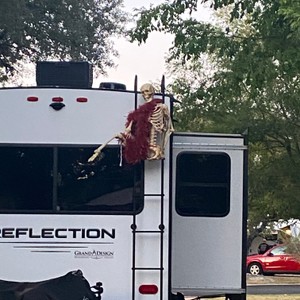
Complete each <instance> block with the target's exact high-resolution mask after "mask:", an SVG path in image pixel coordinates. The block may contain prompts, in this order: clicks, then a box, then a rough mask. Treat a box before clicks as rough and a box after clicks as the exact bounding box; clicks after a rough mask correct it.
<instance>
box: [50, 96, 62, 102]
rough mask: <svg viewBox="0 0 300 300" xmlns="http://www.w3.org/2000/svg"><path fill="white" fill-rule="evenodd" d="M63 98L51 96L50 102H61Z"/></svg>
mask: <svg viewBox="0 0 300 300" xmlns="http://www.w3.org/2000/svg"><path fill="white" fill-rule="evenodd" d="M63 100H64V99H63V98H62V97H53V98H52V102H63Z"/></svg>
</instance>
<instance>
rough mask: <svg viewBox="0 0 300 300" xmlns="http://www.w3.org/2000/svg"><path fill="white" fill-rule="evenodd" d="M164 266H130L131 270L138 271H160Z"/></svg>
mask: <svg viewBox="0 0 300 300" xmlns="http://www.w3.org/2000/svg"><path fill="white" fill-rule="evenodd" d="M163 269H164V268H160V267H158V268H146V267H143V268H142V267H136V268H132V270H136V271H137V270H139V271H161V270H163Z"/></svg>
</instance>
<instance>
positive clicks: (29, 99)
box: [27, 96, 39, 102]
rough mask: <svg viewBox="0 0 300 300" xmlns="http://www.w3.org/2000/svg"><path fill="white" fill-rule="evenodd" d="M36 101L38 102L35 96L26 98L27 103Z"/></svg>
mask: <svg viewBox="0 0 300 300" xmlns="http://www.w3.org/2000/svg"><path fill="white" fill-rule="evenodd" d="M38 100H39V98H38V97H36V96H29V97H27V101H29V102H37V101H38Z"/></svg>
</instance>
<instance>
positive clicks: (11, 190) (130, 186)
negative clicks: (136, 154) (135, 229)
mask: <svg viewBox="0 0 300 300" xmlns="http://www.w3.org/2000/svg"><path fill="white" fill-rule="evenodd" d="M93 151H94V147H93V148H91V147H57V148H52V147H1V148H0V155H1V157H3V163H2V166H1V167H0V210H2V211H3V210H13V211H20V212H28V211H46V212H91V213H120V214H128V213H132V212H133V211H134V212H139V211H140V210H141V209H142V207H143V196H142V195H143V181H142V178H143V177H142V171H143V169H142V165H135V166H129V165H125V164H123V165H122V166H120V156H119V148H117V147H107V148H105V149H104V150H103V153H102V155H101V159H99V160H98V161H96V162H94V163H88V162H87V161H88V158H89V157H90V156H91V155H92V153H93Z"/></svg>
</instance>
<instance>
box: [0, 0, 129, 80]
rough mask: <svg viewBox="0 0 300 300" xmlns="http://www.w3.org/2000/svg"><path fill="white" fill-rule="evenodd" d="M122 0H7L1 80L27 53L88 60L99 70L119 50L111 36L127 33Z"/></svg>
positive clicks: (0, 20) (1, 14) (0, 30)
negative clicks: (114, 47)
mask: <svg viewBox="0 0 300 300" xmlns="http://www.w3.org/2000/svg"><path fill="white" fill-rule="evenodd" d="M122 2H123V1H122V0H85V1H77V0H64V1H61V0H3V1H2V2H1V10H0V81H5V80H7V78H8V76H10V75H13V74H14V71H15V65H16V64H17V63H18V62H20V61H22V60H25V59H27V58H30V60H31V61H33V62H35V61H37V60H43V59H47V58H52V59H53V58H56V59H72V60H76V61H83V60H84V61H89V62H90V63H92V64H93V65H94V66H96V67H97V69H98V70H99V72H101V73H105V68H106V67H110V66H112V65H113V61H112V57H113V56H115V55H117V51H116V50H115V49H113V44H112V41H111V39H110V38H111V37H112V36H113V35H118V34H122V31H123V29H124V22H126V19H127V16H126V14H125V13H124V12H123V11H122V10H121V7H122V6H121V5H122Z"/></svg>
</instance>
